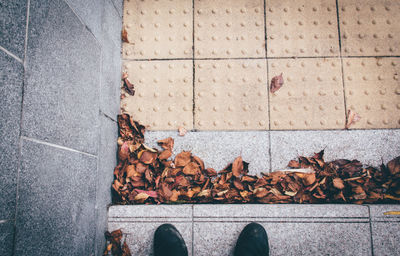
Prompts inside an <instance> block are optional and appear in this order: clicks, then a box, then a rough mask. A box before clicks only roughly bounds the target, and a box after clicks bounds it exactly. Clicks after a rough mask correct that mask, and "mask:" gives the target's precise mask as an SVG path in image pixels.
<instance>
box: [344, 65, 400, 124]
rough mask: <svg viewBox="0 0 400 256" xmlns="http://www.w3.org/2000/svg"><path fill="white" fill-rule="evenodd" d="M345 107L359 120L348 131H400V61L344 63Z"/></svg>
mask: <svg viewBox="0 0 400 256" xmlns="http://www.w3.org/2000/svg"><path fill="white" fill-rule="evenodd" d="M343 63H344V65H343V72H344V76H345V80H344V83H345V89H346V90H345V93H346V104H347V107H348V108H350V109H352V110H353V111H355V112H356V113H358V114H359V115H360V116H361V119H360V120H359V121H358V122H357V123H355V124H353V125H352V126H351V128H354V129H357V128H367V129H370V128H400V81H399V75H400V59H399V58H347V59H345V60H344V62H343Z"/></svg>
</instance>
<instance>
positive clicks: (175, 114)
mask: <svg viewBox="0 0 400 256" xmlns="http://www.w3.org/2000/svg"><path fill="white" fill-rule="evenodd" d="M123 68H124V69H125V70H127V71H128V75H129V80H130V81H131V82H132V83H133V84H134V85H135V90H136V93H135V95H134V96H130V95H128V94H127V93H125V92H124V89H122V91H121V93H123V94H125V95H126V96H125V98H124V99H122V100H121V108H122V109H123V110H125V111H126V112H127V113H129V114H131V115H132V116H133V117H134V118H135V119H136V120H139V121H141V122H142V123H144V124H147V125H149V126H150V127H149V128H150V129H151V130H176V129H177V128H178V127H180V126H183V127H185V128H186V129H192V128H193V86H192V85H193V80H192V77H193V63H192V61H191V60H188V61H187V60H174V61H151V62H145V61H124V64H123Z"/></svg>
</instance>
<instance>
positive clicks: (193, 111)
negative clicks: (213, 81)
mask: <svg viewBox="0 0 400 256" xmlns="http://www.w3.org/2000/svg"><path fill="white" fill-rule="evenodd" d="M194 51H195V49H194V0H192V68H193V76H192V83H193V84H192V86H193V88H192V94H193V96H192V97H193V98H192V102H193V108H192V120H193V122H192V125H193V129H195V109H196V101H195V87H194V86H195V83H194V81H195V75H196V68H195V62H194Z"/></svg>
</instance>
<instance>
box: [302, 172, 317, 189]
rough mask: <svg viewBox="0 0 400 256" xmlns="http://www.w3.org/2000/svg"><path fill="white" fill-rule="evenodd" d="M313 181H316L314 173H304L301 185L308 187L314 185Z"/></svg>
mask: <svg viewBox="0 0 400 256" xmlns="http://www.w3.org/2000/svg"><path fill="white" fill-rule="evenodd" d="M315 180H316V177H315V173H306V174H305V176H304V178H303V183H304V185H306V186H310V185H312V184H314V182H315Z"/></svg>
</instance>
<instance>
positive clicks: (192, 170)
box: [183, 162, 200, 175]
mask: <svg viewBox="0 0 400 256" xmlns="http://www.w3.org/2000/svg"><path fill="white" fill-rule="evenodd" d="M198 172H200V169H199V166H198V165H197V164H196V163H193V162H190V163H188V164H187V165H186V166H185V168H183V173H184V174H186V175H196V174H197V173H198Z"/></svg>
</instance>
